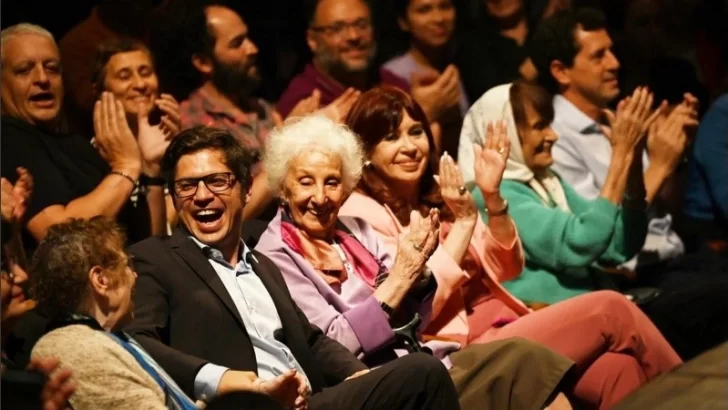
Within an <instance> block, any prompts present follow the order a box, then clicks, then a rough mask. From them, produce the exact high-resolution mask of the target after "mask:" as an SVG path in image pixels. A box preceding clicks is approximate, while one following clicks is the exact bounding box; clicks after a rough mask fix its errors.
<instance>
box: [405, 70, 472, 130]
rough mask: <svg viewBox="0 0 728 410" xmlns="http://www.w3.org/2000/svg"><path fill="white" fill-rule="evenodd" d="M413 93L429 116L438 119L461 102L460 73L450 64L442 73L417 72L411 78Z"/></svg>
mask: <svg viewBox="0 0 728 410" xmlns="http://www.w3.org/2000/svg"><path fill="white" fill-rule="evenodd" d="M411 84H412V89H411V94H412V97H413V98H414V99H415V101H417V103H419V104H420V106H422V109H423V110H424V111H425V113H426V114H427V116H428V119H429V120H430V121H437V120H438V119H440V117H441V116H442V115H443V114H444V113H445V112H447V111H448V110H449V109H452V108H454V107H457V105H458V103H459V102H460V74H459V73H458V70H457V68H455V66H453V65H449V66H448V67H447V68H446V69H445V71H443V72H442V74H438V73H437V72H436V71H434V70H432V71H428V72H425V73H415V74H413V75H412V78H411Z"/></svg>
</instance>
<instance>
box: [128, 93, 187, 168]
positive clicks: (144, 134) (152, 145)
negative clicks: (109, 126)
mask: <svg viewBox="0 0 728 410" xmlns="http://www.w3.org/2000/svg"><path fill="white" fill-rule="evenodd" d="M157 101H159V100H157ZM162 107H164V108H162ZM160 109H162V110H165V109H168V110H171V109H172V107H171V104H170V103H169V102H168V101H165V102H164V105H163V106H162V105H160ZM178 109H179V107H178ZM172 127H175V128H172ZM137 130H138V131H137V143H138V144H139V151H140V153H141V158H142V161H143V162H144V165H145V166H147V167H148V166H155V165H157V164H159V162H160V161H161V160H162V157H163V156H164V151H166V150H167V147H168V146H169V142H170V141H171V140H172V138H173V137H174V136H175V135H177V133H178V132H179V128H178V127H177V126H176V125H174V123H173V120H172V117H171V116H169V115H168V114H166V115H164V116H162V122H160V123H159V124H158V125H151V124H149V116H148V113H145V112H143V111H141V110H140V111H139V115H138V116H137ZM175 130H176V131H175Z"/></svg>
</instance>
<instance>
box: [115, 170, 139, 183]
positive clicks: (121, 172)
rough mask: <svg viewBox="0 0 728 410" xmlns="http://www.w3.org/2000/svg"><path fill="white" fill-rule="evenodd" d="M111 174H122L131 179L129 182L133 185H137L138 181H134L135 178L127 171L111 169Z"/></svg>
mask: <svg viewBox="0 0 728 410" xmlns="http://www.w3.org/2000/svg"><path fill="white" fill-rule="evenodd" d="M109 174H114V175H120V176H122V177H124V178H126V179H128V180H129V182H131V184H132V185H133V186H136V181H134V178H132V177H131V176H130V175H129V174H127V173H126V172H124V171H111V172H109Z"/></svg>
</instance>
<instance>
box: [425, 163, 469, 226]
mask: <svg viewBox="0 0 728 410" xmlns="http://www.w3.org/2000/svg"><path fill="white" fill-rule="evenodd" d="M439 171H440V175H435V181H436V182H437V184H438V185H440V194H441V195H442V199H443V200H444V201H445V204H446V205H447V206H448V208H450V210H451V211H452V212H453V215H454V216H455V219H456V220H469V221H475V219H476V218H477V217H478V211H477V210H476V208H475V203H474V202H473V197H472V195H470V191H468V190H467V189H466V188H465V183H464V181H463V174H462V173H461V172H460V169H458V167H457V165H455V160H453V159H452V157H451V156H450V155H448V153H447V152H446V153H444V154H443V155H442V157H441V158H440V170H439Z"/></svg>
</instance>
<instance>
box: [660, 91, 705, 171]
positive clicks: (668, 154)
mask: <svg viewBox="0 0 728 410" xmlns="http://www.w3.org/2000/svg"><path fill="white" fill-rule="evenodd" d="M658 111H659V112H658V114H659V115H658V116H657V118H656V120H655V121H654V122H653V123H652V124H651V125H650V126H649V132H648V135H647V152H648V153H649V156H650V160H651V161H652V163H653V164H658V165H662V166H664V167H665V168H666V169H667V170H669V171H670V172H672V170H674V169H675V167H676V166H677V164H678V163H679V160H680V158H681V156H682V154H683V152H684V151H685V148H686V147H687V145H688V142H689V138H688V134H689V131H691V130H692V129H694V128H695V127H696V126H697V125H698V119H697V116H698V101H697V99H696V98H695V97H693V96H692V95H691V94H685V96H684V99H683V101H682V102H681V103H680V104H678V105H677V106H676V107H675V108H674V109H673V110H672V111H671V112H670V113H669V114H667V102H665V101H663V103H662V104H661V106H660V107H659V108H658Z"/></svg>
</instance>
